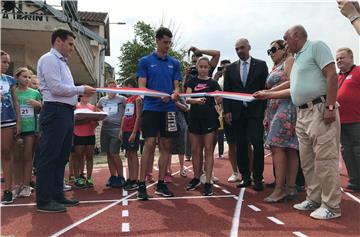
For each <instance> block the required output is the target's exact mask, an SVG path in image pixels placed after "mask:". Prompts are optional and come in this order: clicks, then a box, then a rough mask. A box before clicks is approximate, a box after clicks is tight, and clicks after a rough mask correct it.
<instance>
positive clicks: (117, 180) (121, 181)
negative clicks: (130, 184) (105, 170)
mask: <svg viewBox="0 0 360 237" xmlns="http://www.w3.org/2000/svg"><path fill="white" fill-rule="evenodd" d="M124 185H125V179H124V177H121V176H117V177H115V181H114V182H113V183H112V184H111V185H110V187H112V188H122V187H124Z"/></svg>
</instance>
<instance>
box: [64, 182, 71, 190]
mask: <svg viewBox="0 0 360 237" xmlns="http://www.w3.org/2000/svg"><path fill="white" fill-rule="evenodd" d="M70 190H71V186H70V185H66V184H65V183H64V188H63V191H64V192H67V191H70Z"/></svg>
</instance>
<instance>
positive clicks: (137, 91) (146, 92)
mask: <svg viewBox="0 0 360 237" xmlns="http://www.w3.org/2000/svg"><path fill="white" fill-rule="evenodd" d="M96 92H105V93H115V94H121V95H143V96H151V97H159V98H162V97H167V96H170V95H169V94H167V93H165V92H160V91H156V90H150V89H147V88H127V87H123V88H112V87H104V88H96ZM206 96H211V97H215V96H219V97H222V98H225V99H230V100H241V101H245V102H251V101H253V100H255V98H254V97H253V96H252V94H246V93H238V92H226V91H213V92H203V93H201V92H200V93H181V94H180V97H206Z"/></svg>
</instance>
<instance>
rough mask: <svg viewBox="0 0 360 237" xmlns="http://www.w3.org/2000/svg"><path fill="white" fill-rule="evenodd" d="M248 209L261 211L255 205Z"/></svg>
mask: <svg viewBox="0 0 360 237" xmlns="http://www.w3.org/2000/svg"><path fill="white" fill-rule="evenodd" d="M248 207H249V208H250V209H252V210H254V211H261V209H260V208H258V207H257V206H254V205H248Z"/></svg>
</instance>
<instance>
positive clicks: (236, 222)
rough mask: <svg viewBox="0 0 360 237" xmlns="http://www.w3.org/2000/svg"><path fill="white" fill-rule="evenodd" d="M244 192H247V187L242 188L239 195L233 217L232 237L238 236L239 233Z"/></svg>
mask: <svg viewBox="0 0 360 237" xmlns="http://www.w3.org/2000/svg"><path fill="white" fill-rule="evenodd" d="M244 193H245V188H241V189H240V193H239V197H238V199H237V202H236V207H235V212H234V216H233V219H232V224H231V233H230V237H237V236H238V233H239V225H240V215H241V205H242V202H243V198H244Z"/></svg>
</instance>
